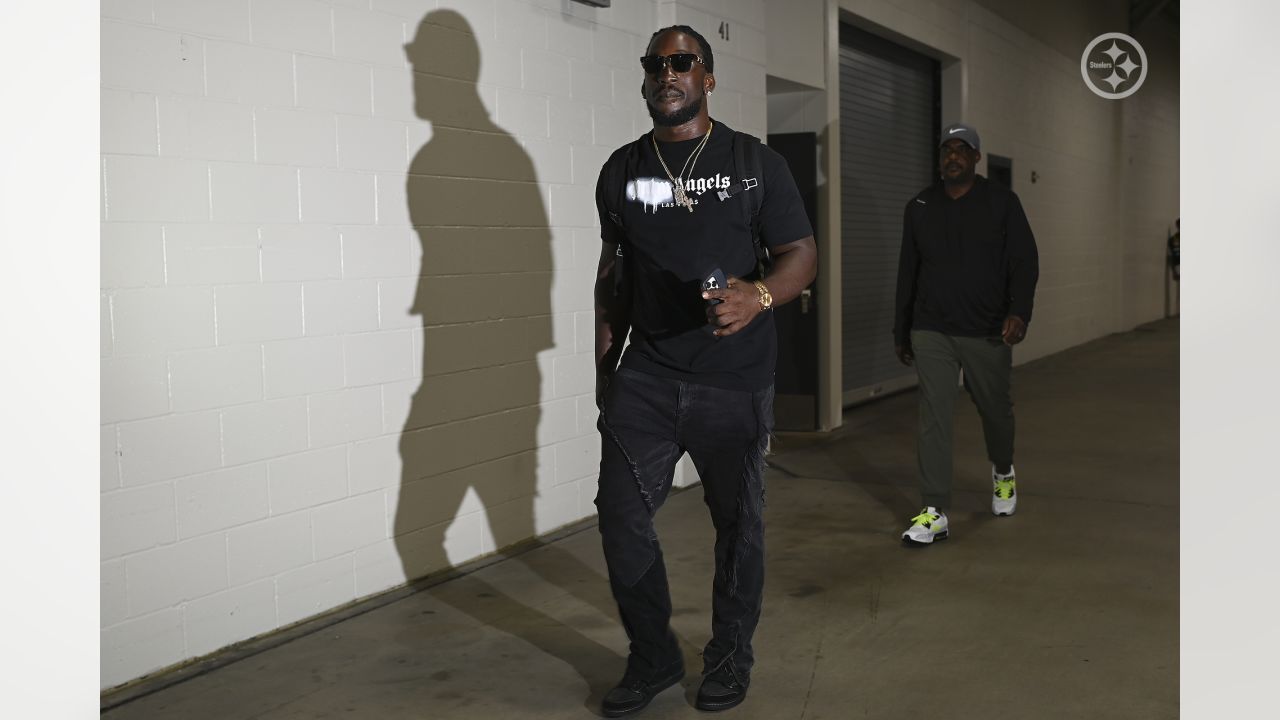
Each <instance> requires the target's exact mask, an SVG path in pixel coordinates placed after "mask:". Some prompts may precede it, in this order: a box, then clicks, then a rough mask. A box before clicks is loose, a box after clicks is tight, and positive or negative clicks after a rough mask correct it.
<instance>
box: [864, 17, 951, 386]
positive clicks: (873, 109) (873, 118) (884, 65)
mask: <svg viewBox="0 0 1280 720" xmlns="http://www.w3.org/2000/svg"><path fill="white" fill-rule="evenodd" d="M938 100H939V94H938V63H937V61H936V60H933V59H931V58H928V57H926V56H924V55H921V54H919V53H916V52H913V51H911V50H908V49H906V48H904V47H902V46H900V45H896V44H894V43H891V42H889V41H887V40H885V39H883V38H880V37H878V36H876V35H872V34H871V33H869V32H866V31H863V30H860V29H857V28H854V27H852V26H849V25H842V26H841V27H840V165H841V199H840V202H841V210H842V214H841V217H842V220H841V243H842V268H841V272H842V273H843V279H842V286H843V288H842V295H843V297H842V298H841V301H842V304H843V308H844V322H843V324H844V347H843V365H844V373H843V374H844V381H843V385H842V387H843V389H844V404H845V405H846V406H848V405H851V404H854V403H857V402H860V401H862V400H866V399H869V398H871V397H875V396H876V395H878V394H880V393H882V392H887V391H892V390H895V389H898V388H901V387H906V386H909V385H910V384H912V383H914V381H915V375H914V373H913V371H911V370H910V369H909V368H906V367H903V366H902V365H900V364H899V363H898V361H897V359H896V358H895V357H894V354H893V337H892V331H893V299H894V290H895V286H896V282H897V273H898V248H899V245H900V243H901V240H902V209H903V207H904V206H905V205H906V203H907V201H908V200H910V199H911V197H912V196H913V195H915V193H917V192H918V191H919V190H920V189H921V188H923V187H924V186H926V185H928V184H929V182H930V181H931V180H932V178H933V176H934V171H933V166H934V162H935V161H934V148H933V144H934V142H935V141H936V138H937V132H938V124H939V118H938V112H939V110H938V105H939V102H938Z"/></svg>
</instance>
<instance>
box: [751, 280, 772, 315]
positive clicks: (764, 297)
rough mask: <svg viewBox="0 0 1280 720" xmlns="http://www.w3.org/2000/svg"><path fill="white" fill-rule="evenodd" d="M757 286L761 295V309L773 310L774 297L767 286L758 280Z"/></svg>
mask: <svg viewBox="0 0 1280 720" xmlns="http://www.w3.org/2000/svg"><path fill="white" fill-rule="evenodd" d="M755 284H756V290H757V291H759V293H760V307H762V308H764V309H765V310H768V309H769V308H772V307H773V295H770V294H769V288H767V287H765V284H764V283H762V282H760V281H759V280H756V281H755Z"/></svg>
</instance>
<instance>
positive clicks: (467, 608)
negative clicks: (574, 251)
mask: <svg viewBox="0 0 1280 720" xmlns="http://www.w3.org/2000/svg"><path fill="white" fill-rule="evenodd" d="M405 50H406V52H407V54H408V58H409V60H410V62H411V64H412V69H413V91H414V104H415V105H414V111H415V114H416V115H417V116H418V117H419V118H421V119H423V120H427V121H430V123H431V130H432V132H431V138H430V140H429V141H428V142H427V144H426V145H424V146H423V147H422V148H421V149H420V150H419V151H418V152H417V154H416V155H415V156H414V158H413V160H412V162H411V164H410V166H409V171H408V179H407V197H408V203H409V216H410V218H411V221H412V223H413V226H414V230H415V232H417V234H418V238H419V240H420V241H421V243H422V270H421V275H420V279H419V284H418V290H417V294H416V297H415V300H414V303H413V307H412V308H410V310H409V312H410V313H411V314H412V315H417V316H420V317H421V323H422V325H421V327H422V348H421V350H422V385H421V386H420V387H419V388H418V390H417V392H416V393H414V395H413V398H412V401H411V406H410V409H409V413H408V419H407V421H406V422H405V425H404V430H403V432H402V434H401V436H400V455H401V460H402V467H403V470H402V475H401V484H400V498H399V503H398V505H397V509H396V517H395V527H394V536H395V543H396V549H397V552H398V554H399V556H400V561H401V563H402V565H403V569H404V574H405V577H406V578H407V579H408V580H410V581H412V580H415V579H418V578H421V577H423V576H425V575H427V574H429V573H435V572H438V571H441V570H445V569H448V568H450V567H451V566H452V564H453V563H452V562H451V560H450V557H449V555H450V549H451V548H454V547H456V548H457V550H458V552H456V553H455V556H460V557H461V558H462V559H467V558H469V557H471V556H472V555H474V553H475V548H477V547H478V548H479V549H480V550H481V551H482V552H486V553H487V552H492V551H494V550H503V549H504V548H508V547H509V546H511V545H513V544H515V543H519V542H521V541H524V540H526V539H529V538H532V537H533V536H534V535H535V533H536V530H537V526H536V522H535V504H534V501H535V497H536V494H537V489H538V488H537V484H538V424H539V420H540V415H541V411H540V407H539V403H540V401H541V390H542V377H541V373H540V371H539V367H538V364H537V356H538V353H539V352H541V351H544V350H547V349H549V348H551V347H552V345H553V340H552V325H551V323H552V314H551V313H552V308H551V283H552V270H553V268H552V253H551V231H550V227H549V222H548V218H547V214H546V211H545V209H544V208H543V203H542V196H541V194H540V193H539V189H538V185H537V176H536V173H535V170H534V167H533V164H532V162H531V160H530V158H529V157H528V155H527V154H526V153H525V151H524V150H523V148H521V147H520V145H519V144H518V143H517V141H516V140H515V139H514V138H513V137H512V136H511V135H510V134H508V133H507V132H506V131H504V130H503V129H502V128H501V127H499V126H498V125H496V124H495V123H494V122H493V121H492V120H491V119H490V117H489V114H488V110H487V109H486V107H485V105H484V103H483V102H482V101H481V98H480V96H479V93H478V91H477V88H476V82H477V79H478V77H479V71H480V49H479V47H478V45H477V42H476V39H475V36H474V34H473V32H472V29H471V26H470V25H469V23H468V22H467V21H466V19H465V18H463V17H462V16H461V15H460V14H459V13H457V12H455V11H452V10H438V11H435V12H432V13H429V14H428V15H427V16H426V17H424V18H423V20H422V22H421V23H420V24H419V25H418V30H417V33H416V35H415V37H414V39H413V41H412V42H410V43H409V44H408V45H406V46H405ZM469 491H470V492H469ZM476 500H478V504H475V501H476ZM486 520H487V523H486ZM486 525H487V527H488V528H489V529H490V530H491V532H492V537H493V544H492V545H490V544H489V541H488V536H487V535H486V534H485V533H486ZM535 555H536V557H534V556H535ZM521 559H522V561H523V562H524V564H526V565H528V566H529V568H530V569H532V570H534V572H535V573H538V574H539V575H541V576H542V577H543V578H544V579H545V580H548V581H550V582H553V583H556V582H558V583H560V584H563V585H566V587H565V588H564V590H565V591H566V592H569V593H571V594H572V595H574V596H576V599H577V600H579V601H582V602H584V603H586V604H588V605H590V606H594V607H595V609H596V610H597V611H599V612H603V613H606V614H607V615H609V616H612V615H613V613H614V610H613V607H612V603H611V601H610V600H609V596H608V583H607V581H606V580H605V579H604V578H603V577H600V575H599V573H598V572H596V571H595V570H592V569H590V568H588V567H587V566H586V565H584V564H583V563H582V562H581V561H580V560H578V559H577V558H575V557H573V556H570V555H568V553H565V552H564V551H562V550H559V549H557V548H555V547H554V546H549V545H544V546H542V547H540V548H538V549H537V551H536V553H532V552H531V553H528V554H525V555H522V556H521ZM547 568H554V569H555V570H556V572H555V573H554V575H553V574H552V573H550V572H543V569H547ZM584 575H585V576H586V577H590V578H592V580H593V582H586V583H583V582H582V581H581V578H583V577H584ZM553 578H558V580H557V579H553ZM567 578H576V581H569V582H566V579H567ZM597 580H598V582H594V581H597ZM570 582H572V586H570V585H569V583H570ZM450 584H451V585H453V586H454V587H453V588H451V589H450V592H448V593H444V592H441V593H436V592H433V593H432V594H433V595H436V596H437V597H439V598H441V599H443V600H445V601H446V602H449V603H450V604H452V605H454V607H456V608H458V609H459V610H462V611H463V612H465V613H467V614H468V615H470V616H471V617H473V618H475V619H476V620H478V621H480V622H481V623H482V624H483V625H486V626H491V627H495V628H498V629H499V630H502V631H504V632H506V633H508V634H510V635H513V636H516V637H518V638H520V639H522V640H524V641H526V642H528V643H530V644H532V645H534V646H535V647H537V648H539V649H540V650H542V651H543V652H545V653H547V654H549V655H551V656H553V657H557V658H559V659H561V660H563V661H564V662H565V663H567V664H568V665H570V666H571V667H574V668H575V669H577V671H578V672H579V674H581V675H582V677H583V679H584V680H585V681H586V682H587V685H588V686H589V687H590V690H591V697H590V698H588V699H587V704H588V705H592V704H593V703H594V702H598V699H599V697H600V696H602V695H603V692H604V691H605V690H606V689H607V686H608V684H609V681H610V680H612V679H614V678H612V677H611V676H609V677H606V676H605V675H602V674H601V673H614V672H617V670H618V668H620V667H621V666H622V664H623V660H622V658H621V656H619V655H618V654H617V653H616V652H615V651H613V650H611V649H609V648H606V647H605V646H603V645H600V644H599V643H596V642H595V641H593V640H590V639H588V638H587V637H585V636H584V635H582V634H581V633H580V632H578V631H577V630H575V629H573V628H571V627H568V626H566V625H563V624H562V623H560V622H559V621H557V620H555V619H553V618H551V617H549V616H548V615H547V614H546V613H544V612H543V611H542V610H540V609H537V608H534V607H529V606H527V605H525V604H522V603H521V602H519V601H517V600H516V599H514V598H513V597H511V596H509V595H508V594H504V593H503V592H500V591H499V590H498V589H496V588H495V587H493V586H492V585H490V584H489V583H486V582H485V581H483V580H481V579H480V578H479V577H478V576H476V575H470V576H466V577H463V578H460V579H458V580H455V581H454V582H452V583H450ZM459 585H461V586H464V587H465V592H462V590H463V588H460V587H458V586H459ZM424 650H429V649H428V648H424Z"/></svg>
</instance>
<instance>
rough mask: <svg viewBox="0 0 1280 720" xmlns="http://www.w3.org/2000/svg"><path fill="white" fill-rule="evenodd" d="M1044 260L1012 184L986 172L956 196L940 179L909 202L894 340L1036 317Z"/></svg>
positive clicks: (990, 332) (993, 331) (986, 332)
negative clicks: (919, 332) (1033, 309)
mask: <svg viewBox="0 0 1280 720" xmlns="http://www.w3.org/2000/svg"><path fill="white" fill-rule="evenodd" d="M1039 276H1040V259H1039V254H1038V253H1037V251H1036V239H1035V236H1034V235H1032V234H1031V225H1030V224H1029V223H1028V222H1027V215H1026V213H1024V212H1023V210H1022V203H1021V202H1019V200H1018V196H1017V195H1016V194H1014V192H1013V191H1012V190H1009V189H1008V188H1006V187H1004V186H1003V185H999V184H996V183H992V182H990V181H988V180H987V179H986V178H984V177H982V176H981V175H979V176H977V177H976V178H975V181H974V184H973V187H972V188H970V189H969V192H967V193H965V194H964V195H963V196H961V197H960V198H958V199H955V200H952V199H951V198H950V197H949V196H948V195H947V193H946V190H944V189H943V186H942V184H941V183H938V184H935V185H932V186H930V187H928V188H926V189H924V190H922V191H921V192H920V194H918V195H916V196H915V197H914V198H912V199H911V200H910V201H908V202H907V208H906V211H905V212H904V213H903V219H902V252H901V255H900V256H899V259H898V294H897V308H896V310H897V311H896V313H895V315H894V325H893V338H894V342H895V343H896V344H898V345H907V344H909V338H910V333H911V331H912V330H936V331H938V332H941V333H945V334H947V335H960V336H965V337H999V336H1000V333H1001V330H1002V328H1003V326H1004V319H1005V317H1007V316H1009V315H1017V316H1018V317H1020V318H1022V320H1023V321H1024V322H1026V323H1027V324H1030V323H1031V306H1032V301H1033V300H1034V297H1035V292H1036V280H1037V279H1039Z"/></svg>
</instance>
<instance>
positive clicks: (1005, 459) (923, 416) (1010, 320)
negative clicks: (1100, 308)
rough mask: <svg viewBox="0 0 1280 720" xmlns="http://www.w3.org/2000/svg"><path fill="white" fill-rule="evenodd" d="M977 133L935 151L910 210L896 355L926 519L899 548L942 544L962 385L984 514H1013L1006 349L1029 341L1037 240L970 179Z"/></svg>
mask: <svg viewBox="0 0 1280 720" xmlns="http://www.w3.org/2000/svg"><path fill="white" fill-rule="evenodd" d="M980 149H981V144H980V141H979V139H978V132H977V130H975V129H974V128H973V127H972V126H970V125H965V124H960V123H957V124H954V125H951V126H948V127H947V128H946V129H945V130H943V132H942V137H941V138H940V139H939V154H938V170H939V173H940V175H941V182H940V183H936V184H934V185H932V186H930V187H928V188H926V189H925V190H923V191H921V192H920V193H919V194H918V195H916V196H915V197H914V198H912V199H911V200H910V201H909V202H908V203H907V208H906V212H905V216H904V218H903V227H902V253H901V256H900V259H899V263H898V293H897V313H896V316H895V321H894V328H893V337H894V348H895V350H896V352H897V354H898V359H899V360H900V361H901V362H902V363H903V364H904V365H912V364H914V365H915V368H916V374H917V376H918V377H919V379H920V385H919V390H918V393H919V397H920V417H919V429H918V433H919V434H918V438H917V442H918V449H917V454H918V460H919V466H920V494H921V497H922V504H923V505H924V509H923V510H921V511H920V513H919V514H918V515H916V516H915V517H913V518H911V526H910V527H909V528H908V529H907V530H906V532H904V533H902V539H903V541H904V542H906V543H908V544H912V545H927V544H930V543H932V542H933V541H934V540H942V539H945V538H946V537H947V536H948V534H949V528H948V523H947V515H946V510H947V508H948V507H950V505H951V426H952V415H953V412H954V409H955V400H956V395H957V394H958V392H957V375H958V373H959V372H960V370H962V369H963V371H964V386H965V389H966V390H968V392H969V395H970V397H971V398H972V399H973V402H974V405H976V406H977V408H978V414H979V415H980V416H981V417H982V430H983V435H984V437H985V439H986V444H987V457H988V458H989V459H990V460H991V465H992V467H991V483H992V498H991V511H992V512H993V513H995V514H996V515H1012V514H1013V513H1014V511H1015V509H1016V508H1017V501H1018V498H1017V480H1016V478H1015V475H1014V469H1013V427H1014V426H1013V400H1012V398H1011V396H1010V392H1009V376H1010V371H1011V369H1012V367H1013V346H1014V345H1017V344H1018V343H1020V342H1022V340H1023V338H1025V337H1026V333H1027V325H1028V323H1030V322H1031V306H1032V301H1033V299H1034V296H1035V289H1036V280H1037V278H1038V277H1039V258H1038V255H1037V252H1036V241H1035V237H1034V236H1033V235H1032V234H1031V226H1030V225H1029V224H1028V222H1027V216H1026V214H1025V213H1024V212H1023V211H1022V203H1021V202H1019V201H1018V196H1017V195H1015V194H1014V193H1013V191H1011V190H1009V189H1008V188H1005V187H1003V186H1001V185H999V184H997V183H992V182H990V181H988V180H987V179H986V178H985V177H981V176H979V175H977V174H976V172H975V169H976V167H977V164H978V161H979V160H981V159H982V153H981V152H980Z"/></svg>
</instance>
